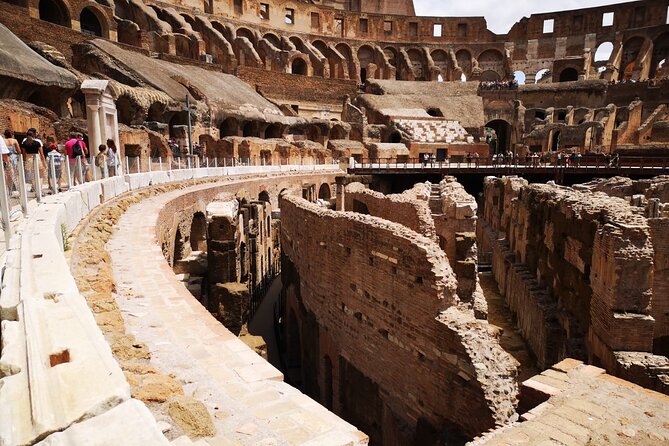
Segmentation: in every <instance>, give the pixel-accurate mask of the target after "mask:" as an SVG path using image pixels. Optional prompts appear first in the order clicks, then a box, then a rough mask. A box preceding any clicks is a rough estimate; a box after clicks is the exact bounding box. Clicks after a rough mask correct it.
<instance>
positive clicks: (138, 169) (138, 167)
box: [135, 156, 142, 173]
mask: <svg viewBox="0 0 669 446" xmlns="http://www.w3.org/2000/svg"><path fill="white" fill-rule="evenodd" d="M135 160H137V162H136V163H135V164H137V173H141V172H142V170H141V168H140V165H139V156H137V157H136V158H135Z"/></svg>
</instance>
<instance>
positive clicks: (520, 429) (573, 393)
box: [469, 359, 669, 446]
mask: <svg viewBox="0 0 669 446" xmlns="http://www.w3.org/2000/svg"><path fill="white" fill-rule="evenodd" d="M542 400H543V402H541V403H540V404H538V405H537V406H536V407H534V408H532V409H531V410H529V412H526V413H525V414H523V415H522V416H521V422H518V423H514V424H512V425H509V426H505V427H502V428H500V429H498V430H496V431H493V432H491V433H489V434H486V435H485V436H483V437H482V438H480V439H478V440H475V441H473V442H471V443H469V444H470V446H482V445H485V446H511V445H565V446H572V445H574V446H575V445H588V446H600V445H630V446H631V445H649V446H650V445H654V446H655V445H657V446H659V445H667V444H669V397H667V396H666V395H663V394H661V393H658V392H654V391H652V390H648V389H644V388H643V387H640V386H637V385H636V384H632V383H630V382H628V381H624V380H622V379H619V378H616V377H614V376H611V375H608V374H606V373H605V372H604V370H603V369H600V368H598V367H594V366H590V365H584V364H583V363H582V362H581V361H576V360H574V359H565V360H563V361H561V362H559V363H558V364H555V365H554V366H553V367H552V368H550V369H548V370H545V371H544V372H542V373H541V374H540V375H536V376H534V377H533V378H530V379H528V380H527V381H525V382H524V383H523V385H522V388H521V405H522V404H523V403H524V402H526V403H527V402H528V401H530V402H534V403H538V402H540V401H542ZM532 405H534V404H530V406H532Z"/></svg>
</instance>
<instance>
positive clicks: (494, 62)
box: [476, 49, 504, 80]
mask: <svg viewBox="0 0 669 446" xmlns="http://www.w3.org/2000/svg"><path fill="white" fill-rule="evenodd" d="M476 60H477V61H478V63H479V67H480V68H481V70H482V71H483V74H485V72H486V71H493V72H495V73H497V76H496V78H495V77H494V76H492V74H490V73H488V74H487V77H490V78H491V79H483V74H482V75H481V78H482V80H499V79H502V78H503V77H504V56H503V55H502V53H501V52H499V51H498V50H496V49H487V50H485V51H483V52H481V54H479V57H478V58H477V59H476Z"/></svg>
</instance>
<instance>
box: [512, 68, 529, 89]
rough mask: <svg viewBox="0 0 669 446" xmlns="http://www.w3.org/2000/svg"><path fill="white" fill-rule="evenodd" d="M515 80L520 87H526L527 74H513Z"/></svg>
mask: <svg viewBox="0 0 669 446" xmlns="http://www.w3.org/2000/svg"><path fill="white" fill-rule="evenodd" d="M513 79H514V80H515V81H516V83H517V84H518V85H524V84H525V80H526V79H527V77H526V76H525V73H524V72H523V71H521V70H517V71H514V72H513Z"/></svg>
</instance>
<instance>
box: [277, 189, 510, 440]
mask: <svg viewBox="0 0 669 446" xmlns="http://www.w3.org/2000/svg"><path fill="white" fill-rule="evenodd" d="M281 213H282V240H281V245H282V249H283V257H282V280H283V283H284V293H285V295H284V300H285V304H284V312H285V313H286V314H285V315H284V316H285V319H284V320H286V321H287V327H286V330H287V332H288V337H289V338H290V341H289V345H288V346H287V347H288V352H287V357H288V358H293V359H295V360H296V361H295V362H296V363H295V362H294V363H293V365H294V366H296V367H300V368H301V370H302V373H301V377H300V378H301V380H302V386H303V389H304V391H306V392H307V393H308V394H311V395H313V396H314V397H316V398H320V399H321V400H322V401H324V402H325V403H326V404H327V403H328V402H330V403H331V404H332V407H333V409H334V411H335V412H336V413H339V414H341V415H342V416H344V417H345V418H347V419H348V420H349V421H350V422H352V423H354V424H356V425H357V426H359V427H360V428H361V429H362V430H363V431H365V432H366V433H368V434H369V435H370V438H372V441H376V442H378V444H425V443H426V442H427V441H428V440H430V439H434V438H435V435H439V434H444V433H446V435H447V436H448V435H450V436H451V438H462V437H461V436H462V435H464V437H471V436H473V435H476V434H478V433H480V432H481V431H483V430H486V429H488V428H490V427H492V426H493V425H495V424H496V423H500V422H504V421H505V420H509V419H511V418H512V417H513V416H514V408H513V407H514V402H515V392H516V390H515V384H514V376H515V373H516V366H517V363H516V362H515V360H513V359H512V358H511V357H510V356H509V355H508V354H507V353H506V352H504V351H503V350H502V349H501V348H500V347H499V344H498V342H497V339H496V336H497V334H498V333H497V332H496V330H494V329H493V328H492V327H490V326H488V325H487V323H485V322H483V321H478V320H476V319H475V317H474V314H473V311H471V309H466V308H464V307H461V306H459V305H458V298H457V296H456V294H455V290H456V287H457V283H456V279H455V277H454V275H453V272H452V271H451V268H450V266H449V264H448V260H447V258H446V256H445V254H444V253H443V251H442V250H441V249H440V248H439V247H438V245H437V244H436V243H435V242H433V241H432V240H429V239H427V238H426V237H424V236H422V235H420V234H418V233H416V232H414V231H411V230H409V229H408V228H406V227H404V226H402V225H399V224H397V223H392V222H389V221H386V220H382V219H379V218H376V217H372V216H369V215H361V214H357V213H351V212H335V211H330V210H326V209H323V208H320V207H318V206H315V205H312V204H310V203H308V202H306V201H305V200H302V199H299V198H295V197H290V196H286V197H284V199H282V201H281ZM295 349H299V351H295Z"/></svg>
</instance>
